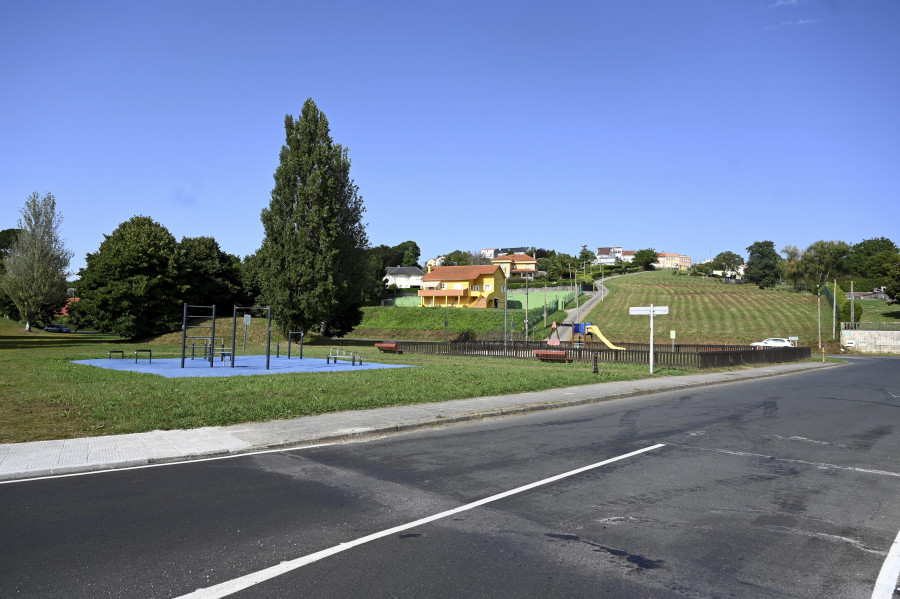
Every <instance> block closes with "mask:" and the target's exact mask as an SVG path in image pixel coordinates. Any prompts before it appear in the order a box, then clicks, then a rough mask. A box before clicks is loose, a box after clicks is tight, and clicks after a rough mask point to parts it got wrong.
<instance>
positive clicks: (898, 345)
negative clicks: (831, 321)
mask: <svg viewBox="0 0 900 599" xmlns="http://www.w3.org/2000/svg"><path fill="white" fill-rule="evenodd" d="M841 347H843V348H845V349H848V350H850V351H856V352H860V353H873V352H874V353H880V354H900V331H861V330H859V329H857V330H855V331H841Z"/></svg>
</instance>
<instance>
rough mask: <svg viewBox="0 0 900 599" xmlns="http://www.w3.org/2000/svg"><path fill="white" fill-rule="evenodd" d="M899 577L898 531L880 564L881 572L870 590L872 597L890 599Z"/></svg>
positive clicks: (899, 541) (899, 549)
mask: <svg viewBox="0 0 900 599" xmlns="http://www.w3.org/2000/svg"><path fill="white" fill-rule="evenodd" d="M898 578H900V532H898V533H897V538H895V539H894V544H893V545H891V548H890V550H889V551H888V556H887V559H885V560H884V564H883V565H882V566H881V572H880V573H879V574H878V579H877V580H876V581H875V588H874V589H873V590H872V599H890V598H891V597H893V596H894V589H896V588H897V579H898Z"/></svg>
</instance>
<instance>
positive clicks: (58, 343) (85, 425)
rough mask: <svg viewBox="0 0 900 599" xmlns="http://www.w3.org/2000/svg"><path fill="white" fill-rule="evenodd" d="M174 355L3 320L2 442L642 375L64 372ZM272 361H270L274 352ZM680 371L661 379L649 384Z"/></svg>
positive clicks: (538, 370)
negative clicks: (115, 355) (146, 353)
mask: <svg viewBox="0 0 900 599" xmlns="http://www.w3.org/2000/svg"><path fill="white" fill-rule="evenodd" d="M217 329H218V330H220V331H222V332H226V331H227V334H226V335H227V336H228V337H229V338H230V336H231V322H230V319H227V322H226V321H225V320H223V321H222V322H221V323H219V322H217ZM242 329H243V327H239V329H238V343H237V347H238V355H241V353H242V352H241V348H242V345H243V330H242ZM277 340H280V337H278V338H276V340H273V344H274V343H275V342H276V341H277ZM180 344H181V335H180V333H173V334H171V335H166V336H164V337H161V338H159V339H154V340H152V341H149V342H140V343H138V342H133V341H127V340H121V339H117V338H116V337H114V336H111V335H90V334H82V333H71V334H63V333H45V332H43V331H35V332H31V333H26V332H25V331H24V330H23V326H22V324H20V323H14V322H10V321H6V320H2V319H0V372H2V376H0V443H14V442H22V441H37V440H44V439H66V438H73V437H86V436H97V435H108V434H121V433H134V432H144V431H150V430H155V429H183V428H196V427H202V426H221V425H228V424H236V423H241V422H254V421H256V422H259V421H266V420H278V419H285V418H296V417H299V416H306V415H314V414H322V413H326V412H337V411H344V410H359V409H367V408H378V407H386V406H396V405H407V404H416V403H425V402H438V401H445V400H450V399H460V398H468V397H480V396H489V395H502V394H507V393H521V392H525V391H539V390H543V389H552V388H559V387H569V386H572V385H584V384H590V383H598V382H606V381H622V380H635V379H641V378H646V377H647V376H649V375H648V372H647V367H646V366H633V365H603V366H602V370H601V372H600V374H592V373H591V366H590V365H587V364H543V363H541V362H537V361H533V360H513V359H499V358H470V357H446V356H427V355H416V354H403V355H400V356H398V355H395V354H380V353H379V352H378V351H377V350H376V349H375V348H374V347H373V346H372V345H371V344H370V343H366V344H360V345H356V346H347V345H343V346H342V347H344V348H345V349H348V350H349V349H353V350H357V351H359V352H361V353H362V354H363V356H364V358H365V360H366V362H381V363H394V364H407V365H412V366H414V368H402V369H391V370H364V371H357V372H334V373H321V372H320V373H282V374H276V375H259V376H238V377H229V378H180V379H179V378H173V379H168V378H163V377H161V376H157V375H153V374H140V373H132V372H120V371H113V370H106V369H103V368H97V367H94V366H87V365H82V364H72V363H71V362H72V361H73V360H83V359H93V358H106V357H107V352H108V351H109V350H122V351H124V352H125V355H126V356H133V350H135V349H152V350H153V359H154V360H156V359H158V358H165V357H170V358H174V357H178V356H180V351H181V349H180V348H181V345H180ZM226 345H230V339H229V340H228V341H226ZM283 349H284V348H283ZM329 349H330V346H329V345H307V346H306V347H305V349H304V357H318V358H324V357H325V355H326V354H327V353H328V351H329ZM294 351H295V352H296V349H295V350H294ZM264 352H265V321H264V320H262V319H254V321H253V323H252V326H251V331H250V334H249V336H248V344H247V353H248V354H263V353H264ZM272 354H273V358H272V359H273V360H274V359H276V358H274V354H275V347H274V345H273V347H272ZM296 355H297V354H296V353H294V356H295V358H294V359H296ZM125 359H128V358H127V357H126V358H125ZM132 359H133V358H132ZM281 359H286V358H281ZM685 372H686V371H676V370H665V369H658V370H656V372H655V374H654V376H666V375H673V374H684V373H685Z"/></svg>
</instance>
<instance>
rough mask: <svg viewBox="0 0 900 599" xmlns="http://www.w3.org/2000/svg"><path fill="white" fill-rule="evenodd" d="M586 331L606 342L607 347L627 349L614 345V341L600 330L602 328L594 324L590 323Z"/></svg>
mask: <svg viewBox="0 0 900 599" xmlns="http://www.w3.org/2000/svg"><path fill="white" fill-rule="evenodd" d="M585 333H590V334H591V335H593V336H594V337H596V338H597V339H599V340H600V341H602V342H603V343H605V344H606V347H608V348H609V349H625V348H624V347H619V346H617V345H613V344H612V343H610V342H609V339H607V338H606V337H605V336H604V335H603V333H601V332H600V329H598V328H597V327H596V326H594V325H589V326H588V327H587V328H585Z"/></svg>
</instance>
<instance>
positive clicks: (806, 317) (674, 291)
mask: <svg viewBox="0 0 900 599" xmlns="http://www.w3.org/2000/svg"><path fill="white" fill-rule="evenodd" d="M605 285H606V287H607V288H608V289H609V290H610V294H609V295H608V296H607V297H606V299H605V300H604V301H603V302H601V303H600V304H598V305H597V307H596V308H594V309H593V310H592V311H591V313H590V315H589V316H588V318H586V319H585V320H586V321H588V322H593V323H594V324H595V325H597V326H598V327H599V328H600V330H601V331H603V333H604V334H605V335H606V336H607V337H608V338H609V339H610V341H612V342H635V343H647V342H648V341H649V338H650V322H649V317H647V316H631V315H630V314H629V313H628V308H629V307H631V306H649V305H650V304H653V305H654V306H668V307H669V314H668V315H666V316H657V317H655V319H654V329H655V330H654V332H655V334H654V342H655V343H665V344H668V343H671V339H670V337H669V331H672V330H674V331H675V335H676V339H675V342H676V343H686V344H693V343H712V344H748V343H752V342H753V341H761V340H762V339H765V338H767V337H792V336H794V337H799V338H800V341H799V344H800V345H804V346H813V347H817V346H818V325H817V317H816V296H814V295H811V294H808V293H791V292H787V291H776V290H771V289H767V290H762V289H759V288H758V287H756V286H754V285H733V284H725V283H722V282H721V281H720V280H719V279H715V278H704V277H693V276H687V275H675V274H673V273H672V272H670V271H656V272H647V273H641V274H637V275H629V276H625V277H618V278H615V279H610V280H609V281H607V282H606V283H605ZM831 318H832V315H831V307H830V306H828V305H826V301H825V300H824V299H823V301H822V340H823V342H826V341H827V342H828V343H829V345H827V346H826V347H827V349H828V351H832V352H836V351H838V350H837V343H836V342H835V343H834V344H833V347H832V344H831ZM838 326H840V325H838ZM839 334H840V331H838V335H839Z"/></svg>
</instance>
